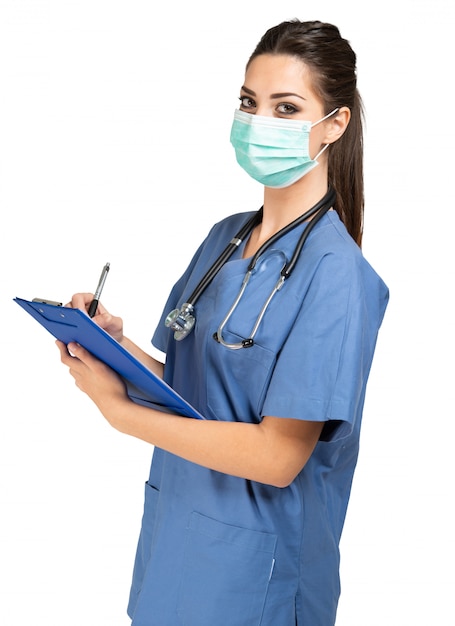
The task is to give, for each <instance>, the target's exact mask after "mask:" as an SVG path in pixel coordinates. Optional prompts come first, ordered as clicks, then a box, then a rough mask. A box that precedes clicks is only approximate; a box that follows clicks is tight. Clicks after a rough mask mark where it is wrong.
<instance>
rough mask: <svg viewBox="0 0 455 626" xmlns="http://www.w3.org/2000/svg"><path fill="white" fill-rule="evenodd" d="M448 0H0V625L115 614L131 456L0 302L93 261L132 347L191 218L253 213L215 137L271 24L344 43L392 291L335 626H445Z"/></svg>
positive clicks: (90, 285)
mask: <svg viewBox="0 0 455 626" xmlns="http://www.w3.org/2000/svg"><path fill="white" fill-rule="evenodd" d="M450 5H451V2H450V0H446V1H444V0H432V1H431V2H430V1H428V0H427V1H425V2H423V1H418V0H412V1H411V0H400V1H398V2H397V1H394V2H392V1H391V0H383V1H382V2H379V3H375V4H362V3H359V2H358V1H357V0H356V1H352V2H349V1H346V2H344V3H342V2H339V0H337V1H326V2H324V1H321V2H318V3H317V5H316V6H314V5H312V4H309V3H304V2H302V1H301V0H299V1H295V0H288V2H286V3H277V2H263V1H250V2H239V1H237V0H229V2H225V3H223V4H218V3H216V2H208V1H207V2H197V1H194V2H183V1H181V2H151V1H148V2H147V1H145V0H140V1H139V0H129V1H128V2H126V1H124V2H120V1H119V0H110V1H107V0H77V1H76V0H1V2H0V64H1V65H0V68H1V75H0V131H1V136H0V176H1V179H0V194H1V197H0V201H1V212H0V236H1V244H0V254H1V266H0V267H1V290H0V298H1V301H0V310H1V319H2V332H1V337H0V342H1V346H0V350H1V368H2V375H1V400H2V404H1V420H0V427H1V432H0V507H1V509H0V510H1V513H0V577H1V580H0V583H1V584H0V593H1V597H0V623H1V624H5V625H6V624H8V626H18V625H21V626H23V625H25V624H27V625H29V624H30V625H31V624H33V626H41V625H43V626H44V625H46V626H81V625H84V626H126V625H127V624H128V623H129V620H128V619H127V617H126V613H125V606H126V602H127V597H128V591H129V582H130V576H131V569H132V564H133V557H134V551H135V546H136V540H137V535H138V531H139V525H140V518H141V513H142V493H143V482H144V481H145V479H146V478H147V473H148V469H149V463H150V457H151V451H152V449H151V447H150V446H149V445H147V444H144V443H142V442H140V441H136V440H134V439H132V438H129V437H126V436H124V435H121V434H119V433H117V432H116V431H114V430H112V429H111V428H110V427H109V426H108V425H107V423H106V422H105V421H104V420H103V418H102V417H100V415H99V414H98V413H97V411H96V410H95V408H94V407H93V406H92V405H91V403H90V401H89V400H88V399H87V398H86V397H85V396H83V395H82V394H80V393H79V392H78V390H77V389H76V388H75V386H74V384H73V382H72V379H71V378H70V376H69V375H68V373H67V371H66V368H64V367H62V366H61V364H60V362H59V358H58V352H57V348H56V347H55V345H54V342H53V339H52V337H51V336H50V335H48V334H47V333H46V332H45V331H44V330H43V329H42V328H40V327H39V326H38V325H37V324H36V322H35V321H34V320H33V319H32V318H31V317H29V316H28V315H27V314H26V313H25V312H24V311H23V310H22V309H20V308H19V307H18V306H17V305H16V304H15V303H13V301H12V298H13V297H15V296H19V297H23V298H27V299H31V298H33V297H34V296H40V297H44V298H51V299H56V300H61V301H63V302H66V301H67V300H68V299H69V297H70V296H71V294H72V293H74V292H76V291H85V290H87V291H92V290H93V289H94V288H95V286H96V283H97V280H98V277H99V274H100V271H101V268H102V266H103V265H104V263H105V262H106V261H110V263H111V272H110V275H109V277H108V280H107V282H106V286H105V291H104V295H103V301H104V303H105V304H106V305H107V306H108V308H109V309H110V310H111V311H112V312H113V313H115V314H119V315H121V316H122V317H123V318H124V319H125V326H126V332H127V334H128V335H129V336H130V337H131V338H133V339H134V340H135V341H136V342H137V343H139V344H140V345H141V346H142V347H144V348H145V349H148V346H149V341H150V337H151V335H152V332H153V329H154V326H155V324H156V322H157V318H158V315H159V314H160V312H161V307H162V306H163V303H164V299H165V298H166V296H167V293H168V290H169V289H170V287H171V286H172V284H173V282H174V280H175V279H176V278H177V277H178V276H179V274H180V272H181V271H182V270H183V269H184V267H185V266H186V263H187V262H188V261H189V259H190V256H191V254H192V253H193V251H194V249H195V248H196V246H197V245H198V244H199V242H200V240H201V239H202V237H204V236H205V234H206V233H207V231H208V229H209V227H210V226H211V225H212V223H213V222H214V221H215V220H217V219H219V218H221V217H224V216H225V215H227V214H229V213H232V212H234V211H240V210H245V211H247V210H250V209H254V208H258V207H259V205H260V202H261V193H262V192H261V188H260V186H259V185H257V184H256V183H255V182H254V181H252V180H250V179H249V178H248V176H247V175H246V174H245V173H244V172H242V170H241V169H240V168H239V167H238V166H237V164H236V163H235V158H234V154H233V150H232V148H231V146H230V144H229V131H230V126H231V122H232V115H233V111H234V109H235V108H236V107H237V105H238V100H237V96H238V92H239V87H240V85H241V84H242V80H243V71H244V66H245V63H246V60H247V58H248V56H249V54H250V53H251V51H252V50H253V48H254V46H255V44H256V43H257V41H258V40H259V38H260V36H261V35H262V34H263V32H264V31H265V30H266V29H267V28H268V27H270V26H272V25H275V24H276V23H278V22H280V21H282V20H285V19H290V18H293V17H299V18H300V19H304V20H306V19H321V20H324V21H329V22H333V23H335V24H337V25H338V26H339V27H340V29H341V32H342V35H343V36H344V37H346V38H347V39H349V40H350V41H351V44H352V46H353V48H354V49H355V51H356V52H357V55H358V71H359V88H360V91H361V93H362V96H363V99H364V102H365V107H366V114H367V130H366V162H365V166H366V197H367V207H366V217H365V237H364V253H365V256H366V257H367V258H368V260H369V261H370V262H371V263H372V265H373V266H374V267H375V268H376V270H377V271H378V272H379V273H380V274H381V275H382V276H383V278H384V279H385V280H386V282H387V283H388V285H389V287H390V290H391V301H390V305H389V309H388V311H387V314H386V318H385V321H384V324H383V327H382V329H381V331H380V336H379V342H378V348H377V352H376V357H375V362H374V365H373V369H372V373H371V378H370V383H369V388H368V394H367V402H366V406H365V412H364V426H363V433H362V441H361V453H360V460H359V464H358V469H357V473H356V477H355V480H354V487H353V491H352V498H351V504H350V508H349V511H348V516H347V520H346V526H345V531H344V535H343V539H342V546H341V548H342V596H341V600H340V607H339V614H338V620H337V626H385V625H387V626H416V625H417V624H419V625H420V624H422V625H425V626H428V625H429V624H432V625H433V624H437V625H438V626H445V625H449V624H453V608H452V606H453V605H452V595H453V590H454V584H455V575H454V568H453V559H454V542H453V534H454V531H453V529H454V524H455V519H454V514H453V506H452V503H453V491H454V490H453V482H454V481H453V479H454V475H453V469H452V468H453V463H452V458H453V446H452V441H451V426H452V423H453V418H454V409H453V373H454V369H453V350H454V336H453V322H454V305H453V295H452V294H453V288H454V264H453V244H452V241H453V235H452V233H451V227H452V224H453V218H452V212H453V208H454V203H453V196H452V186H451V185H452V182H453V140H454V127H453V116H454V108H453V107H454V104H453V97H452V93H453V90H452V83H453V28H452V21H453V18H452V17H451V16H452V9H451V7H450ZM449 155H450V156H449ZM214 626H215V625H214ZM216 626H218V625H216ZM277 626H279V625H277ZM309 626H311V625H309Z"/></svg>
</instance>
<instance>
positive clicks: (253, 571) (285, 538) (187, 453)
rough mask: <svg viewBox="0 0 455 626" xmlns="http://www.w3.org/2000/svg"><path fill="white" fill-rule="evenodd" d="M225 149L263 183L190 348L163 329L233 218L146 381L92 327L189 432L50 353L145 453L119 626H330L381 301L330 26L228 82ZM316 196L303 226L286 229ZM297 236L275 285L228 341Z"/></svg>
mask: <svg viewBox="0 0 455 626" xmlns="http://www.w3.org/2000/svg"><path fill="white" fill-rule="evenodd" d="M231 142H232V144H233V147H234V151H235V154H236V157H237V160H238V162H239V164H240V165H241V166H242V167H243V168H244V169H245V170H246V172H247V173H248V174H249V175H251V176H253V177H254V178H255V179H256V180H257V181H258V182H259V183H261V184H262V185H264V197H263V210H262V212H261V213H260V214H259V215H258V216H257V218H256V219H255V220H254V221H253V222H252V224H251V228H250V230H249V232H248V233H247V235H246V237H245V238H244V240H243V241H241V242H237V243H236V245H235V250H234V251H233V253H232V254H231V256H230V257H229V258H228V259H227V260H226V262H225V263H224V264H223V265H222V267H221V268H219V271H218V272H217V273H216V275H215V276H214V277H212V279H211V280H210V281H208V284H207V285H206V286H205V287H204V289H203V291H202V293H201V294H200V295H199V298H198V300H197V304H196V305H195V307H194V316H195V318H196V322H195V324H194V328H193V329H192V332H190V333H188V336H185V337H184V338H182V337H179V336H178V333H175V332H174V330H173V328H172V325H171V327H169V326H170V322H169V312H170V311H173V310H176V311H179V310H180V309H181V307H182V305H184V303H186V302H188V298H189V296H190V294H191V293H192V292H193V290H194V289H195V287H196V285H197V284H198V283H199V282H200V280H201V279H202V277H203V276H204V275H205V274H206V273H207V271H208V269H209V268H210V267H211V266H212V264H213V263H214V261H215V260H216V259H217V258H218V257H219V255H220V254H221V253H222V252H223V250H224V249H225V248H226V246H227V245H228V244H229V242H230V241H231V240H232V239H233V238H235V237H236V234H237V232H238V231H239V229H241V228H242V226H243V225H244V224H245V223H246V222H247V221H248V220H249V219H250V218H251V217H252V216H253V215H254V214H255V213H256V211H250V209H251V207H245V209H244V212H241V213H239V214H236V215H232V216H230V217H227V218H226V219H223V220H222V221H221V222H220V223H217V224H215V225H214V226H213V228H212V229H211V230H210V232H209V233H208V234H207V237H206V239H205V240H204V241H203V242H201V243H200V246H199V248H198V249H197V251H196V252H195V255H194V257H193V259H192V260H191V261H190V263H189V265H188V268H187V269H186V271H185V272H184V274H183V275H182V277H181V278H180V280H179V281H178V282H177V283H176V284H175V285H174V287H173V289H172V290H171V292H170V295H169V299H168V301H167V302H166V303H165V306H164V308H163V317H162V320H161V321H160V323H159V325H158V327H157V329H156V330H155V333H154V335H153V339H152V341H153V344H154V345H155V346H156V347H157V348H159V349H160V350H161V351H162V352H164V353H165V354H166V362H165V364H164V365H163V364H162V363H159V362H157V361H156V360H154V359H153V358H152V357H151V356H149V355H148V354H146V353H145V352H143V351H142V349H141V348H139V347H138V346H137V345H135V344H134V343H133V342H132V341H131V340H130V339H128V338H127V337H126V336H124V334H123V324H122V320H121V318H119V317H115V316H113V315H111V314H110V313H109V312H108V311H107V310H106V309H105V308H104V307H103V305H101V304H100V306H99V308H98V312H97V314H96V316H95V317H94V320H95V321H96V322H97V323H98V324H99V325H100V326H101V327H103V328H104V329H106V331H107V332H109V333H110V334H111V335H112V336H113V337H114V338H115V339H116V340H118V341H119V342H120V343H121V344H122V345H123V346H124V347H125V348H127V349H128V350H130V351H131V352H132V353H133V354H135V355H136V356H137V357H138V358H139V359H140V360H141V361H142V362H143V363H144V364H145V365H146V366H147V367H149V368H150V369H152V370H153V371H154V372H155V373H157V374H158V375H159V376H162V377H163V378H164V380H166V382H168V383H169V384H170V385H171V386H172V387H173V388H174V389H175V390H176V391H177V392H179V393H180V394H181V395H182V396H183V397H184V398H185V399H186V400H188V401H189V402H190V403H191V404H192V405H193V406H194V407H196V409H197V410H198V411H199V412H200V413H201V414H202V415H203V416H204V417H205V418H206V419H203V420H202V419H192V418H186V417H181V416H179V415H172V414H166V413H162V412H160V411H158V410H154V409H152V408H148V407H145V406H139V405H138V404H135V403H134V402H132V401H131V400H130V398H129V397H128V395H127V393H126V390H125V385H124V383H123V382H122V380H120V379H119V377H118V376H117V375H116V374H115V373H114V372H113V371H112V370H110V369H109V368H108V367H107V366H106V365H104V364H103V363H102V362H100V361H98V360H97V359H95V358H94V357H93V356H92V355H91V354H89V353H88V352H87V351H86V350H85V349H84V348H83V347H81V346H79V345H74V344H70V345H69V346H68V348H67V346H65V345H63V344H61V343H59V342H58V345H59V348H60V352H61V359H62V361H63V363H64V364H65V365H67V366H68V367H69V370H70V373H71V375H72V376H73V377H74V379H75V381H76V385H77V386H78V387H79V388H80V389H81V390H82V391H83V392H85V393H86V394H87V395H88V396H89V397H90V398H91V399H92V400H93V402H94V403H95V404H96V406H97V407H98V408H99V410H100V412H101V413H102V415H103V416H104V417H105V418H106V419H107V420H108V422H109V423H110V424H111V425H112V426H113V427H114V428H116V429H117V430H119V431H121V432H123V433H127V434H128V435H132V436H134V437H138V438H140V439H142V440H144V441H146V442H149V443H150V444H152V445H153V446H154V450H153V459H152V465H151V471H150V476H149V477H148V480H147V482H146V484H145V505H144V515H143V519H142V529H141V533H140V536H139V540H138V548H137V555H136V560H135V566H134V572H133V580H132V585H131V591H130V599H129V605H128V614H129V616H130V617H131V620H132V625H133V626H179V625H180V624H181V625H182V626H183V625H185V626H259V625H261V626H295V625H296V624H298V625H304V626H332V625H333V624H334V623H335V618H336V609H337V603H338V599H339V593H340V584H339V541H340V535H341V532H342V528H343V522H344V519H345V514H346V507H347V504H348V500H349V494H350V489H351V482H352V478H353V474H354V469H355V466H356V461H357V456H358V446H359V433H360V426H361V419H362V409H363V404H364V397H365V389H366V384H367V379H368V375H369V371H370V366H371V362H372V358H373V353H374V349H375V344H376V338H377V333H378V330H379V327H380V325H381V321H382V318H383V315H384V312H385V308H386V305H387V300H388V290H387V287H386V285H385V284H384V282H383V281H382V280H381V278H380V277H379V276H378V275H377V274H376V273H375V271H374V270H373V269H372V267H371V266H370V265H369V264H368V262H367V261H366V260H365V258H364V257H363V254H362V251H361V247H360V246H361V239H362V223H363V205H364V202H363V170H362V158H363V154H362V105H361V99H360V96H359V93H358V90H357V87H356V56H355V54H354V52H353V50H352V49H351V47H350V44H349V42H348V41H346V40H345V39H343V38H342V37H341V35H340V33H339V31H338V29H337V28H336V27H335V26H333V25H330V24H324V23H320V22H300V21H298V20H292V21H289V22H284V23H281V24H279V25H277V26H276V27H274V28H271V29H270V30H268V31H267V32H266V33H265V34H264V36H263V37H262V39H261V40H260V42H259V43H258V45H257V47H256V49H255V50H254V52H253V54H252V55H251V57H250V59H249V61H248V63H247V66H246V72H245V76H244V80H243V82H242V86H241V88H240V94H239V107H238V110H237V111H236V112H235V115H234V121H233V125H232V132H231ZM331 189H333V190H334V195H333V196H332V201H331V202H330V206H329V207H327V206H326V209H327V208H328V210H327V211H326V212H325V213H324V214H323V215H322V216H319V218H320V219H319V218H318V219H317V218H316V217H312V216H311V214H310V215H309V216H308V217H307V218H305V219H304V220H303V221H302V220H300V221H299V218H300V217H301V216H302V215H305V213H306V212H307V211H308V210H310V209H311V208H312V207H314V206H315V205H317V204H318V202H320V200H321V199H322V198H326V200H327V192H328V191H330V190H331ZM329 197H330V196H329ZM326 204H327V202H326ZM313 219H314V220H316V219H317V223H316V222H313ZM294 222H295V225H293V226H292V227H291V228H286V227H287V226H288V225H292V224H294ZM312 222H313V223H312ZM310 227H311V232H310V231H308V232H309V236H308V237H307V239H306V241H305V243H304V245H303V247H302V249H301V251H300V254H298V255H297V259H296V260H295V262H294V267H293V271H292V275H291V276H290V277H289V279H287V280H285V281H284V282H283V284H282V285H281V287H280V289H279V290H278V291H276V293H274V295H273V297H272V298H271V299H270V302H269V303H268V307H267V308H266V309H265V312H264V313H263V315H262V318H261V320H260V323H259V325H258V327H257V329H256V330H255V331H254V339H251V341H247V342H246V343H245V344H244V343H242V342H243V340H244V339H245V338H246V339H248V338H251V336H252V329H253V327H254V326H255V322H256V321H257V319H258V316H259V314H260V312H261V310H262V308H263V306H264V303H265V302H266V301H267V299H268V297H269V295H270V293H271V292H273V290H274V286H275V285H276V283H277V280H278V279H279V277H280V272H281V269H282V267H283V265H286V263H288V262H289V260H290V259H291V258H292V257H293V255H294V252H295V251H296V248H297V247H298V244H299V241H300V240H301V237H302V235H303V233H304V232H305V230H306V229H308V228H310ZM282 229H284V230H282ZM272 237H273V238H274V239H273V241H272V240H271V238H272ZM271 241H272V243H270V242H271ZM264 244H267V245H264ZM262 246H264V247H262ZM260 249H261V250H262V251H261V254H260V255H259V257H258V259H257V260H256V262H255V267H254V269H253V271H252V272H251V276H250V281H249V283H248V285H247V286H246V288H245V290H244V291H243V295H242V297H241V298H240V300H239V301H238V303H237V306H236V307H235V308H234V310H233V311H232V310H231V308H232V305H233V302H234V301H235V300H236V298H237V294H238V293H239V291H240V289H241V285H242V281H243V279H244V277H245V274H246V273H247V271H248V267H249V265H250V263H251V260H252V258H254V257H255V255H256V253H257V252H258V250H260ZM92 298H93V296H92V294H88V293H79V294H76V295H75V296H73V298H72V302H71V303H70V306H73V307H78V308H81V309H84V310H87V309H88V306H89V304H90V302H91V300H92ZM228 312H231V314H230V315H228ZM171 317H172V316H171ZM174 335H177V340H176V338H175V336H174Z"/></svg>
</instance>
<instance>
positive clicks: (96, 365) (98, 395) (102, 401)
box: [56, 341, 129, 421]
mask: <svg viewBox="0 0 455 626" xmlns="http://www.w3.org/2000/svg"><path fill="white" fill-rule="evenodd" d="M56 344H57V346H58V348H59V350H60V356H61V361H62V363H64V364H65V365H67V366H68V368H69V372H70V374H71V376H72V377H73V378H74V380H75V382H76V386H77V387H78V388H79V389H80V390H81V391H83V392H84V393H86V394H87V395H88V396H89V398H91V400H93V402H94V403H95V404H96V406H97V407H98V408H99V410H100V411H101V413H103V415H104V417H106V419H107V420H108V421H111V420H110V419H109V415H110V414H111V413H112V410H113V409H114V408H115V407H117V406H118V405H119V404H121V403H122V402H125V401H129V398H128V395H127V393H126V386H125V383H124V382H123V381H122V379H121V378H120V376H118V374H116V372H114V370H112V369H111V368H110V367H109V366H107V365H105V364H104V363H103V362H102V361H100V360H99V359H97V358H96V357H94V356H93V355H92V354H91V353H90V352H88V350H86V349H85V348H83V347H82V346H80V345H79V344H77V343H70V344H68V346H66V345H65V344H64V343H62V342H61V341H56Z"/></svg>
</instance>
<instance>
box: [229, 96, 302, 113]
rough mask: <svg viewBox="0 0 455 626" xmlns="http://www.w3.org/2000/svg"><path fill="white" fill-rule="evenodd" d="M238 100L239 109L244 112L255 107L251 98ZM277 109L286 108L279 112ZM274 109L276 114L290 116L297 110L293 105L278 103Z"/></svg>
mask: <svg viewBox="0 0 455 626" xmlns="http://www.w3.org/2000/svg"><path fill="white" fill-rule="evenodd" d="M239 100H240V107H241V109H243V110H244V111H248V109H254V108H255V107H256V103H255V101H254V100H253V99H252V98H250V96H239ZM245 101H246V103H245ZM279 107H286V110H284V111H283V110H281V111H280V110H279ZM276 108H277V113H278V114H279V115H292V114H293V113H297V112H298V110H299V109H298V108H297V107H295V106H294V105H293V104H289V103H288V102H280V104H278V105H277V107H276Z"/></svg>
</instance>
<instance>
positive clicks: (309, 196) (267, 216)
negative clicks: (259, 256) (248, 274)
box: [244, 172, 328, 257]
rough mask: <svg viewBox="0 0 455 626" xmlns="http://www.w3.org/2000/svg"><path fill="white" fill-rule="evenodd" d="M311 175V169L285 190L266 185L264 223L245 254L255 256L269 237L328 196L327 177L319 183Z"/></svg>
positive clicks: (251, 237)
mask: <svg viewBox="0 0 455 626" xmlns="http://www.w3.org/2000/svg"><path fill="white" fill-rule="evenodd" d="M310 174H312V172H309V173H308V175H307V176H305V177H304V178H303V179H301V180H300V181H298V182H297V183H294V185H291V186H290V187H285V188H284V189H272V188H270V187H266V188H265V190H264V209H263V217H262V222H261V223H260V224H258V225H257V226H256V227H255V229H254V230H253V232H252V233H251V235H250V238H249V240H248V242H247V244H246V247H245V252H244V255H245V257H249V256H252V255H253V254H254V253H255V252H256V251H257V250H258V249H259V248H260V246H261V245H262V244H263V243H265V242H266V241H267V240H268V239H270V237H272V236H273V235H275V234H276V233H277V232H278V231H279V230H281V229H282V228H284V227H285V226H287V225H288V224H290V223H291V222H293V221H294V220H296V219H297V218H298V217H300V216H301V215H303V213H305V212H306V211H309V210H310V209H311V208H312V207H313V206H314V205H315V204H317V203H318V202H319V200H321V198H323V197H324V196H325V194H326V193H327V190H328V182H327V178H325V179H323V178H322V177H321V180H320V181H318V182H317V184H316V181H311V184H310V180H309V177H310ZM310 219H311V218H310Z"/></svg>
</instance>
